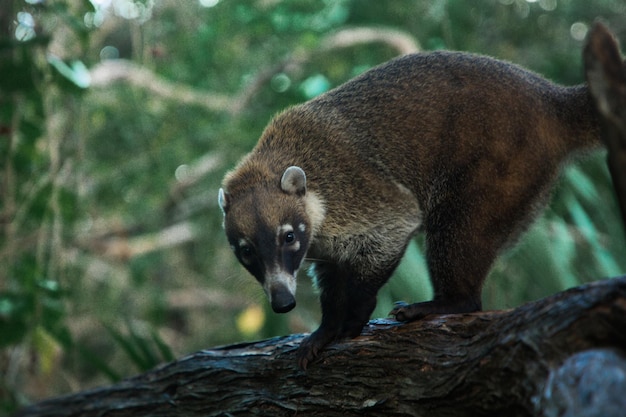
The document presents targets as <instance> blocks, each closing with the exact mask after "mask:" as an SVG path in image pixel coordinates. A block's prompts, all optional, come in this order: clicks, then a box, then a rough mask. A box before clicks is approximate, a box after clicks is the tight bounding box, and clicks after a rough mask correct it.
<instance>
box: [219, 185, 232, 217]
mask: <svg viewBox="0 0 626 417" xmlns="http://www.w3.org/2000/svg"><path fill="white" fill-rule="evenodd" d="M229 199H230V196H229V195H228V194H227V193H226V192H224V189H223V188H220V191H219V193H218V194H217V203H218V204H219V205H220V208H221V209H222V213H224V214H226V211H228V204H229V202H228V200H229Z"/></svg>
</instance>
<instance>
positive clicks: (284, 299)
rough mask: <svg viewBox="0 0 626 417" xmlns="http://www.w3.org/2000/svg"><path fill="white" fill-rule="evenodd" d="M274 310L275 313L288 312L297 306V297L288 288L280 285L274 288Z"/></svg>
mask: <svg viewBox="0 0 626 417" xmlns="http://www.w3.org/2000/svg"><path fill="white" fill-rule="evenodd" d="M271 298H272V310H274V312H275V313H286V312H288V311H291V310H292V309H293V308H294V307H295V306H296V299H295V298H294V297H293V294H291V292H289V290H288V289H287V288H284V287H279V288H277V289H275V290H272V297H271Z"/></svg>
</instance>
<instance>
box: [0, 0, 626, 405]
mask: <svg viewBox="0 0 626 417" xmlns="http://www.w3.org/2000/svg"><path fill="white" fill-rule="evenodd" d="M597 18H601V19H603V20H604V22H606V23H607V24H608V26H609V27H610V28H611V30H612V31H613V33H615V34H616V35H617V37H618V38H619V39H621V41H622V44H624V43H626V3H625V2H624V1H623V0H586V1H577V0H536V1H529V0H480V1H461V0H438V1H421V0H393V1H378V0H293V1H288V0H253V1H250V0H188V1H176V0H91V1H81V0H66V1H60V0H47V1H46V0H26V1H22V0H5V1H4V2H3V5H2V8H0V414H3V413H8V412H11V411H12V410H14V409H15V408H16V407H19V406H21V405H24V404H28V403H30V402H32V401H36V400H39V399H42V398H46V397H50V396H56V395H60V394H63V393H67V392H73V391H78V390H82V389H86V388H89V387H93V386H96V385H101V384H106V383H110V382H112V381H117V380H119V379H121V378H123V377H126V376H129V375H132V374H135V373H138V372H140V371H143V370H147V369H150V368H152V367H154V366H156V365H157V364H159V363H161V362H163V361H169V360H172V359H174V358H177V357H181V356H183V355H185V354H189V353H192V352H194V351H196V350H200V349H203V348H209V347H214V346H216V345H220V344H227V343H234V342H241V341H246V340H255V339H260V338H267V337H271V336H276V335H284V334H288V333H297V332H309V331H311V330H313V329H315V328H316V327H317V324H318V322H319V317H320V313H319V307H318V302H317V295H316V293H315V290H314V289H313V288H312V286H311V285H309V284H308V282H307V281H308V280H307V279H306V278H305V277H304V276H302V277H300V281H301V284H300V285H299V289H298V295H297V297H298V307H297V308H296V310H294V311H293V312H291V313H290V314H288V315H276V314H274V313H272V312H271V309H269V308H268V304H267V301H266V299H265V296H264V294H263V292H262V290H261V288H260V287H259V285H258V284H257V283H256V282H255V280H254V279H253V278H252V277H251V276H249V275H248V274H247V273H246V272H245V270H244V269H243V268H242V267H241V266H239V265H238V264H237V262H236V260H235V257H234V256H233V255H232V253H231V251H230V248H229V246H228V244H227V242H226V239H225V238H224V236H223V232H222V228H221V212H220V210H219V208H218V206H217V197H216V196H217V190H218V188H219V185H220V181H221V179H222V177H223V175H224V173H225V172H226V171H227V170H228V169H229V168H231V167H232V166H233V165H234V164H235V163H236V162H237V160H238V159H239V158H240V157H241V156H242V155H244V154H245V153H246V152H247V151H249V150H250V149H251V148H252V147H253V146H254V144H255V143H256V140H257V139H258V137H259V135H260V133H261V132H262V130H263V127H264V126H265V124H266V123H267V122H268V120H269V118H270V117H271V116H272V115H273V114H275V113H276V112H278V111H280V110H281V109H283V108H285V107H287V106H289V105H292V104H295V103H299V102H303V101H305V100H307V99H310V98H312V97H315V96H316V95H318V94H320V93H323V92H324V91H327V90H328V89H330V88H332V87H334V86H337V85H339V84H341V83H342V82H344V81H346V80H348V79H350V78H351V77H353V76H355V75H357V74H359V73H361V72H363V71H365V70H367V69H368V68H371V67H373V66H375V65H377V64H379V63H382V62H384V61H386V60H389V59H391V58H393V57H394V56H397V55H398V54H402V53H406V52H409V51H413V50H434V49H452V50H463V51H470V52H476V53H482V54H487V55H490V56H493V57H497V58H500V59H505V60H509V61H512V62H514V63H517V64H520V65H522V66H524V67H527V68H530V69H532V70H535V71H537V72H538V73H540V74H542V75H544V76H546V77H548V78H550V79H552V80H554V81H556V82H559V83H562V84H568V85H572V84H577V83H581V82H583V79H584V75H583V71H582V59H581V48H582V46H583V43H584V39H585V35H586V32H587V30H588V29H589V27H590V25H591V24H592V22H593V21H594V20H595V19H597ZM493 82H494V83H495V82H497V80H493ZM503 140H506V138H503ZM621 230H622V229H621V225H620V219H619V215H618V207H617V203H616V201H615V197H614V193H613V190H612V186H611V182H610V178H609V174H608V170H607V168H606V164H605V153H604V152H603V151H598V152H595V153H594V154H593V155H591V156H589V157H587V158H585V159H584V160H583V161H582V162H576V163H575V164H572V165H570V166H569V167H568V168H567V169H566V170H565V171H564V173H563V176H562V180H561V181H560V182H559V184H558V186H557V187H556V190H555V193H554V197H553V199H552V202H551V204H550V206H549V207H548V209H547V210H546V211H545V213H544V214H543V215H542V216H541V217H540V218H539V219H538V220H537V221H536V222H535V223H534V224H533V226H532V228H531V229H530V231H529V232H528V233H526V234H525V235H524V237H523V239H522V240H521V241H520V242H519V245H517V246H516V247H515V248H514V249H512V250H510V251H508V252H507V253H506V254H504V255H503V256H502V257H501V258H500V259H499V260H498V262H497V263H496V265H495V267H494V269H493V272H492V274H491V276H490V278H489V279H488V282H487V285H486V289H485V291H484V303H485V307H486V308H490V309H499V308H511V307H515V306H518V305H520V304H521V303H524V302H526V301H530V300H535V299H538V298H540V297H543V296H546V295H548V294H552V293H554V292H557V291H560V290H563V289H565V288H569V287H572V286H575V285H578V284H581V283H584V282H588V281H593V280H597V279H601V278H605V277H610V276H616V275H619V274H623V273H624V271H626V257H625V256H623V254H624V253H626V241H625V238H624V235H623V233H622V232H621ZM422 246H423V241H422V239H420V238H418V239H416V241H415V243H413V244H412V245H411V246H410V248H409V250H408V252H407V254H406V256H405V259H404V261H403V263H402V264H401V266H400V267H399V268H398V270H397V272H396V274H395V277H394V278H393V279H392V280H391V281H390V282H389V284H387V285H386V286H385V287H384V288H383V290H382V291H381V293H380V296H379V302H378V307H377V309H376V311H375V312H374V315H373V316H374V317H385V316H386V315H387V313H388V311H389V310H390V309H391V308H392V305H393V301H396V300H407V301H419V300H426V299H428V298H429V297H430V295H431V289H430V286H429V283H428V279H427V271H426V267H425V264H424V258H423V252H422ZM619 254H621V255H622V256H619ZM303 275H304V274H303Z"/></svg>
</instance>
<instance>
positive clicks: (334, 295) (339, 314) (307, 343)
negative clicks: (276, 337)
mask: <svg viewBox="0 0 626 417" xmlns="http://www.w3.org/2000/svg"><path fill="white" fill-rule="evenodd" d="M315 276H316V280H317V283H318V286H319V287H320V290H321V294H320V301H321V307H322V322H321V324H320V326H319V328H318V329H317V330H316V331H314V332H313V333H312V334H311V335H310V336H309V337H308V338H307V339H305V340H304V341H303V342H302V344H301V345H300V348H299V350H298V364H299V366H300V368H302V369H306V368H307V366H308V364H309V363H310V362H311V361H313V360H314V359H315V358H316V357H317V355H318V353H319V351H320V350H321V349H322V348H324V347H325V346H326V345H328V344H329V343H332V342H334V341H336V340H339V339H342V338H352V337H356V336H358V335H359V334H361V330H362V329H363V326H365V324H366V323H367V321H368V320H369V318H370V315H371V314H372V311H374V308H375V307H376V293H377V292H378V286H374V287H372V282H371V281H368V280H367V279H362V277H361V278H360V277H359V276H358V274H356V273H355V272H354V271H353V270H352V269H351V268H350V267H348V266H343V267H342V266H338V265H335V264H332V263H321V262H320V263H319V264H317V265H316V266H315Z"/></svg>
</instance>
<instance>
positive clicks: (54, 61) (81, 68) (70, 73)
mask: <svg viewBox="0 0 626 417" xmlns="http://www.w3.org/2000/svg"><path fill="white" fill-rule="evenodd" d="M48 62H49V63H50V65H52V66H53V67H54V68H55V69H56V70H57V71H58V72H59V74H61V75H62V76H63V77H65V78H67V79H68V80H70V81H71V82H72V83H74V85H76V86H77V87H80V88H87V87H89V85H90V84H91V74H90V73H89V70H88V69H87V67H86V66H85V64H83V62H82V61H79V60H73V61H71V63H70V64H69V65H68V64H67V63H65V61H63V60H62V59H60V58H57V57H56V56H54V55H48Z"/></svg>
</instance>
